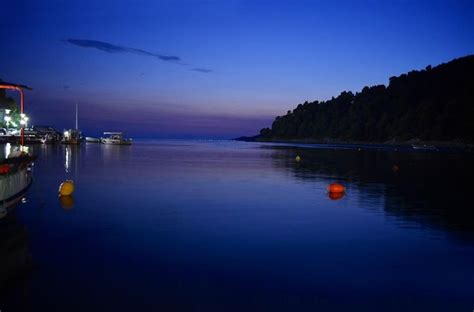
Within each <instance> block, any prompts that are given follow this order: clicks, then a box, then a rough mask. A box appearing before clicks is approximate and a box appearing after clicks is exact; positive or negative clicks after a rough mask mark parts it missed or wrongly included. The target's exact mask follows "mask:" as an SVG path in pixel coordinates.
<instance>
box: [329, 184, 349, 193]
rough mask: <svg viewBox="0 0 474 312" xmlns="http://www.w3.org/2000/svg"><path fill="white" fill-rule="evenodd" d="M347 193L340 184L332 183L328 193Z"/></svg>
mask: <svg viewBox="0 0 474 312" xmlns="http://www.w3.org/2000/svg"><path fill="white" fill-rule="evenodd" d="M345 191H346V188H345V187H344V186H343V185H342V184H339V183H331V184H329V186H328V192H329V193H334V194H342V193H344V192H345Z"/></svg>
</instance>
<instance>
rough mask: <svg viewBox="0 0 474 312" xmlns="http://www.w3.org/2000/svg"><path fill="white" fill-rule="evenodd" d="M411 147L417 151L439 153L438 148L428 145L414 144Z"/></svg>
mask: <svg viewBox="0 0 474 312" xmlns="http://www.w3.org/2000/svg"><path fill="white" fill-rule="evenodd" d="M411 147H412V148H413V149H415V150H424V151H437V150H438V148H437V147H436V146H434V145H427V144H412V145H411Z"/></svg>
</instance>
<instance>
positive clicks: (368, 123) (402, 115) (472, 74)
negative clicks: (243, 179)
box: [260, 55, 474, 143]
mask: <svg viewBox="0 0 474 312" xmlns="http://www.w3.org/2000/svg"><path fill="white" fill-rule="evenodd" d="M260 138H261V139H265V140H288V139H308V140H314V141H366V142H387V141H392V142H403V141H408V140H422V141H457V142H466V143H472V142H474V55H471V56H466V57H463V58H459V59H455V60H453V61H451V62H449V63H446V64H441V65H439V66H436V67H434V68H431V66H427V67H426V69H425V70H421V71H416V70H414V71H411V72H409V73H407V74H403V75H401V76H399V77H391V78H390V83H389V85H388V87H386V86H385V85H379V86H372V87H364V88H363V89H362V91H361V92H357V93H356V94H353V93H352V92H342V93H341V94H340V95H339V96H338V97H336V98H334V97H333V98H332V99H331V100H328V101H323V102H318V101H314V102H305V103H303V104H299V105H298V106H297V107H296V108H295V109H294V110H293V111H288V113H287V114H286V115H285V116H278V117H276V119H275V121H274V122H273V124H272V127H271V129H269V128H264V129H262V130H261V131H260Z"/></svg>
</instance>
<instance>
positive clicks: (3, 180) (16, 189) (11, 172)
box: [0, 82, 35, 208]
mask: <svg viewBox="0 0 474 312" xmlns="http://www.w3.org/2000/svg"><path fill="white" fill-rule="evenodd" d="M0 88H1V89H10V90H16V91H18V92H19V93H20V116H21V121H20V124H21V128H20V145H17V146H15V145H12V144H10V143H6V144H5V153H4V155H1V156H2V157H0V205H1V206H2V207H3V208H5V207H9V206H11V205H13V204H15V203H17V202H18V201H19V200H21V198H22V197H23V194H24V193H25V192H26V190H27V189H28V187H29V186H30V185H31V182H32V178H31V165H32V163H33V161H34V159H35V157H33V156H32V155H30V154H29V153H28V148H27V147H25V146H24V143H25V127H26V121H27V117H26V115H25V114H24V93H23V89H28V90H31V88H29V87H26V86H23V85H18V84H12V83H6V82H0Z"/></svg>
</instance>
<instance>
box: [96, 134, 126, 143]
mask: <svg viewBox="0 0 474 312" xmlns="http://www.w3.org/2000/svg"><path fill="white" fill-rule="evenodd" d="M100 141H101V143H102V144H110V145H131V144H132V139H128V138H125V137H124V134H123V132H104V136H103V137H102V138H101V139H100Z"/></svg>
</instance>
